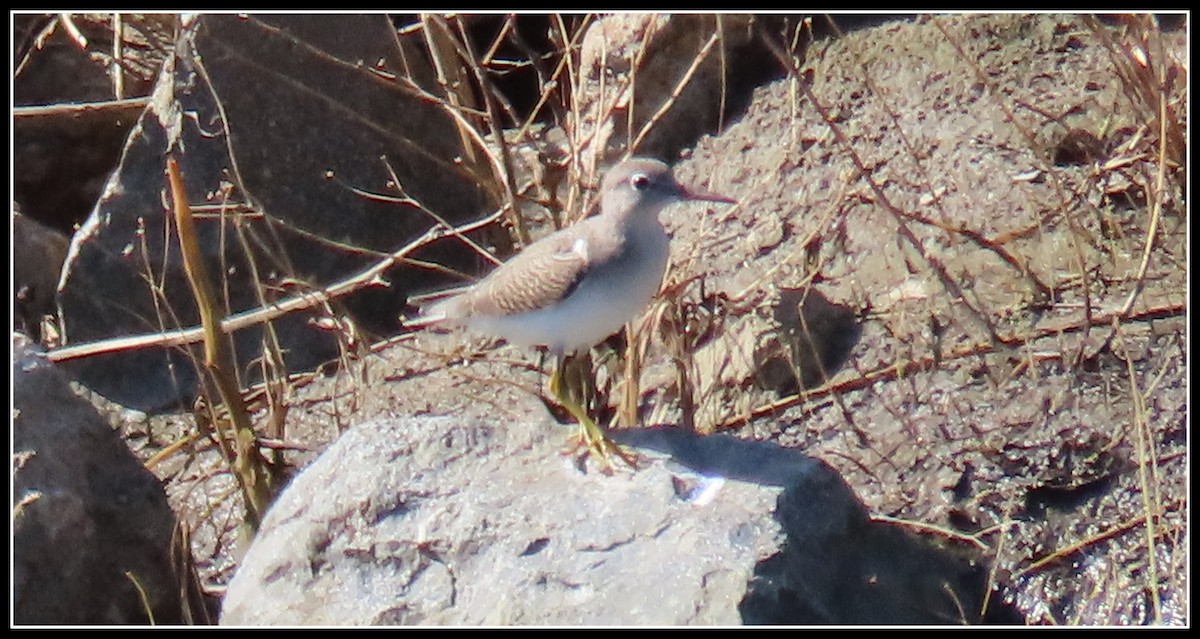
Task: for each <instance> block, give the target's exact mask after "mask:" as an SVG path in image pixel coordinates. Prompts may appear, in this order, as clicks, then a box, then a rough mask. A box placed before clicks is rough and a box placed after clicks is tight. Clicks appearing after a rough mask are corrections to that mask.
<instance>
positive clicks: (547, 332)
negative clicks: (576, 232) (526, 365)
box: [472, 263, 666, 353]
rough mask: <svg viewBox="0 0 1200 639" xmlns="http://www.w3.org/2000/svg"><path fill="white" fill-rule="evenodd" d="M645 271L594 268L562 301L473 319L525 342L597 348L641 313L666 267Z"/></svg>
mask: <svg viewBox="0 0 1200 639" xmlns="http://www.w3.org/2000/svg"><path fill="white" fill-rule="evenodd" d="M643 266H644V267H646V268H644V269H642V270H641V272H640V273H639V277H636V278H629V277H627V276H621V275H620V274H618V273H614V274H612V275H611V276H610V275H609V274H605V273H594V274H592V276H591V277H589V278H588V279H587V280H586V281H584V282H583V283H582V284H581V285H580V286H579V288H578V289H576V290H575V291H574V292H573V293H572V294H571V295H570V296H568V297H567V298H566V299H564V300H562V301H561V302H559V303H558V304H557V305H555V306H552V307H549V308H544V309H540V310H537V311H531V312H528V313H520V314H517V315H509V316H505V317H486V318H478V319H476V320H475V321H472V324H473V325H474V327H475V328H477V329H478V330H481V331H483V332H488V333H491V334H494V335H499V336H501V337H503V338H505V339H506V340H508V341H509V342H512V343H515V344H518V345H521V346H547V347H549V348H550V350H552V351H555V352H560V353H570V352H575V351H580V350H584V349H587V348H591V347H592V346H595V345H596V344H598V343H600V342H601V341H603V340H604V338H606V337H608V336H609V335H612V334H613V333H615V332H617V331H618V330H620V328H621V327H622V326H624V325H625V324H626V323H627V322H629V321H630V320H632V319H634V318H635V317H637V315H638V314H639V313H641V312H642V311H643V310H644V309H645V308H646V305H647V304H649V303H650V300H652V299H653V298H654V294H655V293H657V292H658V288H659V286H660V284H661V283H662V274H663V271H664V270H665V267H666V264H665V263H664V264H662V268H657V266H658V265H648V264H646V265H643Z"/></svg>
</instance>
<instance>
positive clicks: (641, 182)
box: [629, 173, 650, 191]
mask: <svg viewBox="0 0 1200 639" xmlns="http://www.w3.org/2000/svg"><path fill="white" fill-rule="evenodd" d="M629 186H632V187H633V190H635V191H644V190H646V187H648V186H650V176H648V175H646V174H645V173H634V174H633V177H631V178H629Z"/></svg>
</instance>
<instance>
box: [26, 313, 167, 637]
mask: <svg viewBox="0 0 1200 639" xmlns="http://www.w3.org/2000/svg"><path fill="white" fill-rule="evenodd" d="M12 373H13V422H12V437H13V513H12V522H13V524H12V525H13V530H12V535H13V536H12V543H13V574H12V580H13V581H12V584H13V621H14V622H16V623H18V624H141V623H147V622H148V621H149V620H150V618H149V616H148V615H147V612H146V605H145V604H144V603H143V601H142V599H141V596H140V595H139V593H138V590H137V588H136V587H135V585H134V582H135V581H136V582H137V584H138V585H139V586H140V587H141V589H142V590H143V591H144V592H145V596H146V597H147V602H148V603H149V606H150V608H151V609H152V610H153V613H154V620H155V621H156V622H157V623H172V622H178V621H179V620H180V605H179V599H178V593H179V590H180V589H179V585H178V584H179V580H178V579H177V578H176V577H175V576H174V573H173V571H172V567H171V561H170V556H171V555H170V548H171V535H172V526H173V524H174V517H173V515H172V514H171V510H170V508H169V507H168V506H167V498H166V495H165V494H164V493H163V489H162V486H161V485H160V484H159V482H158V479H157V478H155V477H154V475H153V474H151V473H150V472H149V471H147V470H146V469H145V468H143V467H142V464H141V463H140V462H138V460H137V459H136V458H134V456H133V455H132V454H131V453H130V452H129V449H128V448H127V447H126V446H125V443H124V442H123V441H121V439H120V437H119V435H118V434H117V433H116V432H114V431H113V430H112V428H110V427H109V425H108V424H107V423H105V421H104V420H103V419H101V418H100V416H99V415H97V414H96V412H95V410H94V409H93V408H92V407H91V405H89V404H88V403H87V402H86V401H84V400H83V399H81V398H79V397H78V396H76V395H75V394H74V393H72V392H71V390H70V388H69V387H68V385H67V381H66V378H65V377H64V376H63V375H62V373H61V372H59V371H58V370H56V369H55V368H54V367H53V366H52V365H51V364H50V363H49V362H47V361H46V360H45V359H43V358H42V357H41V356H40V355H38V354H37V353H36V352H34V351H33V350H32V348H31V347H30V345H29V342H28V340H27V339H26V338H25V337H23V336H19V335H18V336H14V337H13V371H12Z"/></svg>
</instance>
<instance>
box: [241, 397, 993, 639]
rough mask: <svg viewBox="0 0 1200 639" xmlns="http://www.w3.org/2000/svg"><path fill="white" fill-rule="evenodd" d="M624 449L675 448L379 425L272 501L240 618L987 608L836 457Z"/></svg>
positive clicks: (876, 616) (645, 441)
mask: <svg viewBox="0 0 1200 639" xmlns="http://www.w3.org/2000/svg"><path fill="white" fill-rule="evenodd" d="M622 436H623V439H625V441H626V443H630V444H636V445H638V446H639V447H641V449H642V450H643V451H649V450H655V449H656V450H657V451H659V452H658V453H654V454H653V460H652V461H647V462H646V463H644V464H643V466H642V468H640V469H639V470H637V471H633V472H630V471H627V470H618V472H616V473H614V474H612V475H605V474H602V473H596V472H590V473H585V472H580V470H579V468H578V467H577V466H576V465H575V464H574V463H571V461H570V460H569V459H568V458H564V457H562V451H563V449H564V446H565V445H566V442H567V439H568V438H569V437H573V435H572V434H569V432H568V430H567V429H563V428H551V427H548V426H546V425H545V424H544V423H538V422H532V423H517V424H510V425H507V426H501V425H497V424H496V423H495V422H494V421H489V422H487V423H482V422H479V421H470V420H467V421H464V420H460V419H457V418H451V417H422V418H406V419H395V420H383V421H375V422H367V423H363V424H360V425H358V426H357V427H355V428H354V429H352V430H350V431H348V432H347V433H346V434H344V435H343V436H342V437H341V438H340V439H339V440H338V441H337V442H336V443H335V444H334V445H333V446H331V447H330V448H329V449H328V450H327V451H326V452H325V453H324V454H323V455H322V456H321V457H320V458H319V459H318V460H317V461H315V462H314V463H313V464H312V465H311V466H310V467H308V468H307V469H306V470H305V471H304V472H303V473H301V474H300V475H299V476H298V477H297V478H296V479H295V481H294V482H293V483H292V484H291V485H290V486H289V487H288V488H287V489H286V490H285V491H284V493H283V494H282V495H281V496H280V497H279V499H278V501H277V502H276V503H275V505H274V506H273V507H272V509H271V510H270V512H269V513H268V515H267V517H266V519H265V521H264V523H263V527H262V530H261V531H260V533H259V536H258V538H257V539H256V540H255V542H254V544H253V545H252V546H251V548H250V549H249V550H248V552H247V554H246V556H245V558H244V562H243V564H242V566H241V567H240V569H239V571H238V573H237V575H236V576H235V577H234V579H233V580H232V582H231V583H230V585H229V590H228V592H227V594H226V597H225V601H224V604H223V611H222V617H221V623H222V624H230V625H250V624H255V625H257V624H264V625H276V624H277V625H291V624H301V625H308V624H337V625H368V624H438V625H453V624H469V625H501V624H530V625H533V624H546V625H569V624H598V625H607V624H657V625H683V624H738V623H743V622H747V623H847V622H854V621H860V622H876V623H886V622H894V623H895V622H912V623H934V622H939V621H956V620H957V619H958V616H957V612H956V610H957V608H955V607H954V606H953V604H952V602H951V595H950V594H948V593H949V592H950V591H953V592H954V594H956V595H957V596H958V597H959V599H960V601H962V602H967V603H966V604H965V606H966V608H965V609H966V610H972V609H974V610H978V609H979V608H978V606H977V605H975V603H977V602H978V594H979V589H978V584H977V583H972V582H973V581H975V582H977V581H979V580H977V579H975V577H976V576H977V575H975V573H974V571H972V570H971V569H970V568H968V567H966V566H965V565H963V564H960V563H958V562H956V561H954V560H952V559H949V558H941V557H938V556H937V553H936V552H934V551H932V550H930V549H928V548H926V547H924V546H921V545H920V544H917V543H915V542H914V541H913V540H912V539H911V538H910V537H908V536H906V535H903V534H900V533H898V532H897V531H894V530H891V529H881V528H879V527H878V526H876V525H874V524H871V523H870V522H869V521H868V519H867V517H866V514H865V510H864V509H863V508H862V507H861V505H860V504H858V502H857V501H856V500H855V499H854V496H853V494H852V493H851V491H850V490H849V488H848V487H847V486H846V485H845V484H844V483H843V482H842V481H841V479H840V478H839V477H838V476H837V475H836V473H834V472H833V471H832V470H831V469H829V468H828V467H827V466H826V465H825V464H823V463H822V462H820V461H817V460H815V459H812V458H809V457H807V456H805V455H803V454H801V453H799V452H797V451H791V450H786V449H781V448H779V447H777V446H775V445H772V444H759V443H753V442H741V441H738V440H736V439H734V438H731V437H725V436H713V437H704V438H699V437H696V436H693V435H690V434H687V433H685V432H683V431H680V430H677V429H664V430H644V431H627V432H623V433H622ZM660 453H667V454H668V455H669V456H671V457H675V458H677V459H678V460H680V461H682V462H683V463H685V464H688V465H690V466H691V467H693V468H699V469H702V472H696V471H692V470H688V469H687V468H685V467H683V466H681V465H680V464H679V463H677V462H676V461H671V460H670V458H669V457H664V456H662V455H661V454H660ZM881 539H888V540H891V541H890V542H888V543H886V544H882V546H883V547H885V548H886V549H887V553H888V554H887V555H882V556H881V555H879V554H878V553H877V552H876V550H875V548H873V547H872V544H880V540H881ZM864 540H865V542H864ZM893 553H894V554H895V555H898V557H897V556H894V555H893ZM892 566H895V568H892ZM972 588H974V590H973V591H972ZM913 604H920V607H913ZM973 605H974V608H972V607H971V606H973Z"/></svg>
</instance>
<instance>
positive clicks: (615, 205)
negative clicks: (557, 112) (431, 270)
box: [425, 158, 736, 459]
mask: <svg viewBox="0 0 1200 639" xmlns="http://www.w3.org/2000/svg"><path fill="white" fill-rule="evenodd" d="M691 200H704V201H710V202H725V203H729V204H733V203H735V202H736V201H735V200H733V199H730V198H727V197H724V196H721V195H716V194H713V193H704V192H699V191H694V190H691V189H688V188H686V187H684V186H682V185H680V184H679V183H678V182H676V181H675V178H674V177H672V175H671V169H670V167H668V166H667V165H666V164H664V163H662V162H660V161H658V160H653V159H648V158H631V159H628V160H625V161H624V162H622V163H620V164H618V165H617V166H615V167H614V168H612V169H611V170H610V171H609V172H608V174H607V175H606V176H605V178H604V182H603V183H602V185H601V190H600V213H599V214H598V215H595V216H593V217H590V218H587V219H584V220H582V221H580V222H578V223H576V224H573V225H571V226H569V227H567V228H564V229H562V230H560V231H557V232H555V233H552V234H550V235H548V236H546V237H544V238H542V239H540V240H538V241H537V242H534V243H533V244H530V245H529V246H528V247H527V248H526V249H525V250H524V251H521V252H520V253H518V254H517V255H516V256H514V257H513V258H512V259H510V260H509V261H507V262H505V263H504V264H502V265H501V266H500V267H498V268H497V269H496V270H494V271H492V272H491V273H490V274H489V275H488V276H487V277H485V278H484V279H483V280H481V281H480V282H479V283H477V284H475V285H474V286H473V287H471V288H470V289H467V290H466V291H465V292H463V293H462V294H460V295H457V296H455V297H453V298H450V299H448V300H445V301H443V302H440V303H438V304H436V305H434V306H432V307H430V308H429V310H428V311H427V312H426V313H425V317H426V318H427V319H428V320H429V321H431V322H439V323H441V322H446V323H457V324H466V325H467V327H468V328H470V329H472V330H474V331H478V332H481V333H485V334H489V335H493V336H496V337H502V338H504V339H505V340H507V341H509V342H511V343H514V344H518V345H522V346H545V347H546V348H547V349H548V350H549V351H550V353H551V354H553V355H555V356H557V358H558V360H559V361H558V362H557V364H556V366H555V371H554V373H553V374H552V375H551V378H550V391H551V393H553V394H554V395H555V399H556V400H557V401H558V402H559V403H560V404H561V405H562V406H563V407H564V408H566V409H567V410H568V411H569V412H570V413H571V414H572V416H574V417H575V419H576V420H578V421H579V424H580V426H581V429H582V430H581V435H582V438H583V440H584V441H585V443H587V445H588V446H589V448H590V449H591V450H593V451H596V452H598V453H600V454H601V455H602V456H604V457H605V458H606V459H607V454H608V453H609V452H617V453H618V454H620V451H619V449H617V448H616V447H615V445H613V444H612V443H611V442H610V441H609V440H608V439H607V437H605V435H604V431H603V430H601V429H600V428H599V427H598V426H597V425H596V423H595V422H594V421H593V420H592V419H591V418H590V417H589V416H588V415H587V411H586V410H585V409H584V408H583V407H582V406H581V405H580V402H579V401H577V400H575V399H573V398H570V397H567V396H566V393H564V392H563V389H562V387H561V386H562V385H561V368H562V360H563V358H564V357H565V356H567V355H571V354H573V353H576V352H580V351H585V350H587V349H590V348H591V347H592V346H595V345H596V344H598V343H599V342H601V341H603V340H604V338H606V337H608V336H609V335H611V334H613V333H615V332H617V331H618V330H620V328H621V327H622V326H624V325H625V324H626V323H627V322H629V321H630V320H632V319H634V318H635V317H636V316H637V314H638V313H639V312H640V311H642V310H643V309H644V308H645V307H646V305H647V304H648V303H649V302H650V300H651V299H653V298H654V295H655V294H656V293H657V292H658V289H659V286H661V284H662V279H663V273H664V272H665V271H666V268H667V258H668V255H669V246H668V237H667V232H666V230H665V229H664V228H663V225H662V223H661V222H660V221H659V219H658V215H659V213H660V212H661V211H662V210H663V209H664V208H666V207H667V206H669V205H671V204H674V203H676V202H681V201H691ZM622 456H623V455H622Z"/></svg>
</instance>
